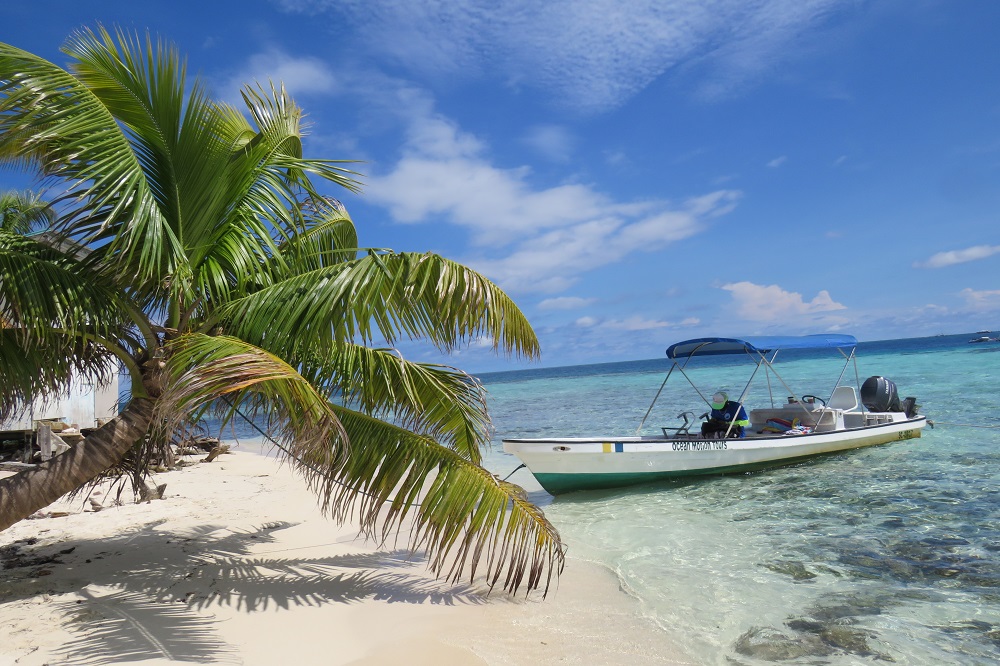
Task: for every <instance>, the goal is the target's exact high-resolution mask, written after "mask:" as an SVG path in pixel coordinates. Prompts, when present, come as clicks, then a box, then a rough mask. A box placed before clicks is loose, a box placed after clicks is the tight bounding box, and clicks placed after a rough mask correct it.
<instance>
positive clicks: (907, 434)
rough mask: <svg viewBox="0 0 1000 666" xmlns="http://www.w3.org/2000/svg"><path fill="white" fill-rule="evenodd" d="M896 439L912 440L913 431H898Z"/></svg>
mask: <svg viewBox="0 0 1000 666" xmlns="http://www.w3.org/2000/svg"><path fill="white" fill-rule="evenodd" d="M897 437H898V438H899V439H912V438H913V431H912V430H900V431H899V435H897Z"/></svg>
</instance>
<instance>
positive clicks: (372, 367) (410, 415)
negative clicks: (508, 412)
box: [301, 344, 490, 464]
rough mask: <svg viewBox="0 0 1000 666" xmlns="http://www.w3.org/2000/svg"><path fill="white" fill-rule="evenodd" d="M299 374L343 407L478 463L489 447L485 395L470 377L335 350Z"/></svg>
mask: <svg viewBox="0 0 1000 666" xmlns="http://www.w3.org/2000/svg"><path fill="white" fill-rule="evenodd" d="M301 373H302V374H303V375H304V376H306V377H308V378H309V380H310V381H311V382H312V383H314V384H316V385H317V386H327V387H330V388H331V389H332V390H333V391H334V393H335V395H339V396H341V397H342V399H343V400H344V402H345V404H346V405H347V406H350V407H356V408H357V409H360V410H361V411H362V412H364V413H366V414H369V415H373V416H376V417H378V418H380V419H388V420H391V421H393V422H395V423H396V424H398V425H400V426H401V427H403V428H405V429H407V430H411V431H414V432H419V433H423V434H426V435H428V436H430V437H431V438H433V439H435V440H437V441H439V442H442V443H444V444H446V445H447V446H449V447H451V448H452V449H454V450H455V451H457V452H458V453H459V454H460V455H461V456H462V457H464V458H466V459H467V460H471V461H472V462H475V463H477V464H478V463H479V462H480V461H481V459H482V452H481V447H482V446H483V445H484V444H486V443H488V442H489V434H490V418H489V414H488V413H487V410H486V392H485V390H484V389H483V387H482V385H481V384H480V383H479V382H478V381H477V380H476V379H475V378H474V377H472V376H470V375H468V374H466V373H464V372H462V371H461V370H458V369H456V368H450V367H448V366H443V365H436V364H425V363H413V362H411V361H407V360H406V359H404V358H403V357H402V356H401V355H400V354H399V353H398V352H396V351H394V350H389V349H371V348H369V347H364V346H361V345H352V344H342V345H336V346H335V347H334V348H332V349H330V350H329V351H328V352H325V353H323V354H321V355H320V357H319V358H317V359H315V360H314V361H308V360H306V361H303V362H302V367H301Z"/></svg>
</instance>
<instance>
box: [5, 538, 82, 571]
mask: <svg viewBox="0 0 1000 666" xmlns="http://www.w3.org/2000/svg"><path fill="white" fill-rule="evenodd" d="M37 542H38V539H19V540H18V541H15V542H14V543H11V544H8V545H6V546H0V569H20V568H23V567H37V566H41V565H43V564H62V560H60V559H59V555H61V554H63V553H58V554H56V555H35V554H34V553H32V552H28V553H25V552H22V550H21V549H22V548H23V547H24V546H31V545H34V544H35V543H37ZM71 551H72V549H70V552H71ZM67 554H68V553H67ZM35 575H38V574H35ZM41 575H45V574H41Z"/></svg>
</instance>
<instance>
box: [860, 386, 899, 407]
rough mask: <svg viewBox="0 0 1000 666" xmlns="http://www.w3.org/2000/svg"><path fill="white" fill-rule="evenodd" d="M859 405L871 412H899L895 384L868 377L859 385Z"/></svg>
mask: <svg viewBox="0 0 1000 666" xmlns="http://www.w3.org/2000/svg"><path fill="white" fill-rule="evenodd" d="M861 404H863V405H864V406H865V407H866V408H867V409H868V410H869V411H872V412H901V411H903V408H902V406H900V404H899V393H897V392H896V384H895V383H894V382H893V381H892V380H891V379H886V378H885V377H869V378H868V379H866V380H865V383H864V384H862V385H861Z"/></svg>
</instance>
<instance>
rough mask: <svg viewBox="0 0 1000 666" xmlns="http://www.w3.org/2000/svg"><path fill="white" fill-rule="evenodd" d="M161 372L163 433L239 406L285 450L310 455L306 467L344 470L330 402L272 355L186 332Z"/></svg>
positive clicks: (342, 443) (342, 440)
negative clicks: (273, 432) (260, 420)
mask: <svg viewBox="0 0 1000 666" xmlns="http://www.w3.org/2000/svg"><path fill="white" fill-rule="evenodd" d="M164 371H165V373H166V378H167V379H166V389H165V390H164V391H163V393H162V394H161V396H160V401H159V404H158V406H157V410H158V411H157V418H156V420H157V421H158V422H161V423H163V427H164V429H165V430H166V431H167V432H169V431H171V430H174V429H176V428H177V427H179V426H180V424H182V423H184V422H185V421H187V420H189V419H191V417H192V415H194V418H195V419H196V418H197V417H198V416H199V415H201V414H204V413H206V412H207V411H208V410H210V409H212V408H213V407H214V406H217V405H219V404H222V405H226V406H227V407H225V408H223V411H224V412H226V414H224V417H223V418H224V420H226V421H227V420H230V419H231V418H232V414H233V409H234V408H235V406H238V405H241V404H242V405H245V406H249V408H250V410H251V411H252V412H258V411H262V412H263V413H264V414H265V415H266V416H267V418H269V419H271V420H272V421H273V422H272V423H270V424H269V425H270V426H271V427H274V428H277V429H279V430H281V431H282V432H283V433H284V437H283V439H284V441H283V445H284V446H285V447H287V448H288V449H289V450H291V451H308V452H309V453H308V455H307V456H306V457H307V458H308V460H309V462H310V464H312V465H315V466H317V467H318V468H320V469H323V470H329V473H330V474H334V473H336V470H337V469H338V468H339V467H340V466H342V464H343V461H344V458H345V455H346V450H347V445H348V440H347V437H346V435H345V433H344V429H343V426H342V425H341V424H340V422H339V421H338V420H337V417H336V415H335V414H334V412H333V411H332V410H331V408H330V403H329V401H328V400H327V399H326V397H325V396H323V395H321V394H319V393H318V392H317V391H316V390H315V388H314V387H313V386H312V385H311V384H309V382H308V381H306V380H305V379H304V378H303V377H302V376H301V375H300V374H299V373H298V372H297V371H296V370H295V368H293V367H291V366H290V365H288V364H287V363H285V362H284V361H282V360H281V359H280V358H278V357H276V356H274V355H273V354H269V353H268V352H266V351H264V350H263V349H260V348H257V347H255V346H253V345H251V344H249V343H246V342H244V341H242V340H238V339H236V338H232V337H228V336H208V335H202V334H199V333H190V334H184V335H181V336H179V337H178V338H176V339H174V340H173V341H171V343H170V345H169V346H168V349H167V358H166V362H165V368H164ZM220 400H221V401H222V402H221V403H220V402H218V401H220Z"/></svg>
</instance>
